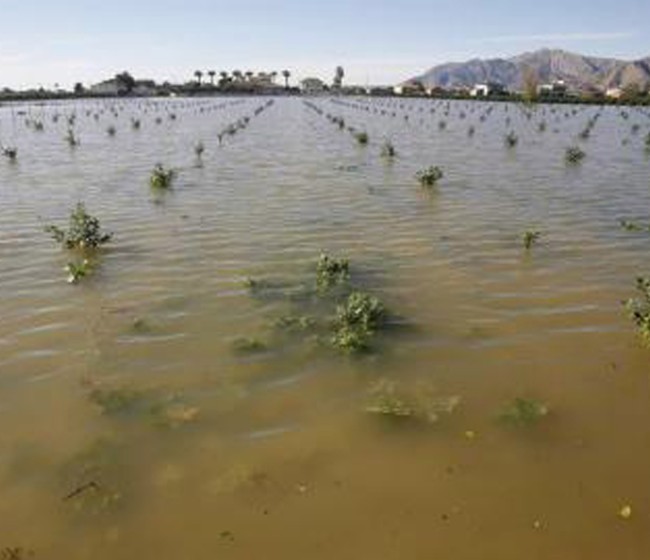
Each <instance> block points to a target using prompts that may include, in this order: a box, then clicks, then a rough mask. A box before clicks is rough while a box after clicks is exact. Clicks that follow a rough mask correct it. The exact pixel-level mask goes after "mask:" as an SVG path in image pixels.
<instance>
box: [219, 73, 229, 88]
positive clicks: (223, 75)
mask: <svg viewBox="0 0 650 560" xmlns="http://www.w3.org/2000/svg"><path fill="white" fill-rule="evenodd" d="M219 76H220V77H221V79H220V80H219V85H220V86H224V85H226V84H227V83H228V72H226V71H224V70H222V71H221V72H219Z"/></svg>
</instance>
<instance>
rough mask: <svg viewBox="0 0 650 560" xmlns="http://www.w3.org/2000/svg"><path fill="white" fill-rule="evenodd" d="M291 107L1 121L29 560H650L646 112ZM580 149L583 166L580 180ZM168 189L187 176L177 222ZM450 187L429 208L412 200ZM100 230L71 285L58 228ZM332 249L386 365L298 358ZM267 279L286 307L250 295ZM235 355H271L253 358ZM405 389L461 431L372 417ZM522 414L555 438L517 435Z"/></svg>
mask: <svg viewBox="0 0 650 560" xmlns="http://www.w3.org/2000/svg"><path fill="white" fill-rule="evenodd" d="M266 101H267V100H266V99H262V98H246V99H240V100H238V99H234V98H228V99H214V100H213V99H208V100H196V99H194V100H191V99H190V100H186V99H178V100H169V101H147V100H135V101H120V102H115V101H93V102H76V103H51V104H44V105H36V104H28V105H24V104H15V105H5V106H3V107H0V141H2V143H3V145H15V146H17V148H18V158H17V161H16V162H13V163H12V162H10V161H9V160H8V159H7V158H2V159H0V265H1V267H0V420H1V422H2V430H1V431H0V549H2V550H3V551H4V552H3V554H9V553H12V551H13V552H16V549H17V548H18V549H20V553H21V554H22V555H23V556H24V557H28V556H29V555H33V557H34V558H48V559H57V558H66V559H82V558H84V559H85V558H93V559H101V558H111V559H114V558H125V559H129V558H133V559H136V558H137V559H141V558H158V559H166V558H169V559H177V558H192V559H204V558H205V559H208V558H233V559H237V558H241V559H244V558H246V559H250V558H278V559H279V558H282V559H289V558H296V559H297V558H323V559H326V558H327V559H330V558H341V559H347V558H349V559H353V558H354V559H358V558H378V559H403V558H454V559H477V560H478V559H493V558H494V559H496V558H498V559H501V560H507V559H519V558H523V557H525V558H531V559H533V558H539V559H548V558H567V559H568V558H590V559H598V558H603V559H605V558H607V559H609V558H620V559H630V560H632V559H638V558H645V557H647V556H648V555H649V554H650V531H649V530H648V528H649V526H650V484H649V483H648V472H650V378H649V377H648V360H649V359H650V350H646V349H644V348H642V347H641V345H640V344H639V340H638V339H637V338H636V336H635V331H634V326H633V324H632V323H631V322H630V320H629V319H628V318H627V317H626V315H625V313H624V311H623V309H622V305H621V301H623V300H625V299H626V298H628V297H631V296H634V295H635V290H634V282H635V278H636V276H639V275H643V274H650V264H649V263H648V259H647V255H648V250H649V248H650V234H647V233H644V232H629V231H624V230H623V229H622V228H621V227H620V226H619V220H621V219H628V220H635V221H636V222H638V223H642V224H648V223H650V158H649V156H648V153H647V152H646V151H645V150H644V137H645V135H646V134H648V132H649V131H650V117H649V116H648V115H649V114H650V113H648V111H647V110H645V112H644V111H643V110H635V109H628V110H627V112H628V113H629V115H628V117H627V118H625V115H623V114H622V112H621V109H618V108H605V109H601V108H598V107H572V106H566V107H565V106H557V107H555V108H553V107H550V106H548V107H544V106H540V107H538V108H537V109H530V111H532V114H531V116H530V118H529V117H528V116H527V114H526V113H527V111H529V109H525V108H524V109H522V108H521V107H517V106H515V105H505V104H495V105H490V104H487V103H467V102H453V103H450V104H447V103H446V102H440V101H438V102H436V101H422V100H388V99H373V100H364V99H358V100H356V99H347V100H344V101H343V102H340V101H332V100H330V99H327V98H317V99H313V100H312V102H313V103H314V104H315V105H316V107H318V108H319V109H320V110H322V112H323V114H322V115H319V114H318V113H317V112H315V111H314V110H313V109H310V108H309V107H307V106H306V105H305V104H304V103H303V101H302V100H300V99H278V100H276V101H275V103H274V104H273V105H272V106H269V107H268V108H267V109H266V110H264V111H263V112H261V113H260V114H259V115H258V116H255V114H254V111H255V109H256V108H258V107H261V106H263V105H264V104H265V103H266ZM489 107H492V108H491V109H488V108H489ZM432 109H433V110H434V112H432ZM382 112H383V113H382ZM446 112H448V114H447V115H445V113H446ZM73 113H75V114H76V121H75V124H74V129H75V131H76V134H77V135H78V137H79V139H80V145H79V146H78V147H76V148H70V147H69V146H68V145H67V144H66V142H65V141H64V139H63V138H64V136H65V133H66V130H67V128H68V123H67V118H68V117H69V116H70V115H71V114H73ZM393 113H394V114H395V116H393ZM597 113H600V118H599V119H598V121H597V123H596V125H595V126H594V128H593V131H592V133H591V136H590V138H589V139H588V140H580V139H578V138H577V135H578V133H579V132H580V131H581V130H582V129H583V128H584V126H585V125H586V123H587V122H588V120H589V119H590V118H591V117H593V115H595V114H597ZM171 114H173V115H175V116H176V118H175V119H173V118H172V117H170V115H171ZM327 114H330V115H333V116H341V117H343V118H344V119H345V122H346V126H353V127H355V128H356V129H358V130H366V131H367V132H368V134H369V138H370V142H369V144H368V145H367V146H361V145H359V144H357V143H356V141H355V140H354V138H353V137H352V136H351V134H350V133H349V132H348V131H347V130H342V131H341V130H339V128H338V126H336V125H334V124H332V123H331V122H329V120H328V119H327V118H326V115H327ZM486 114H487V117H486V118H484V119H481V115H486ZM57 115H58V118H57V117H56V116H57ZM95 115H97V117H95ZM405 116H407V117H408V119H406V118H405ZM132 117H133V118H139V119H140V120H141V123H142V125H141V128H140V130H133V129H132V127H131V124H130V119H131V118H132ZM242 117H251V119H250V123H249V124H248V126H247V127H246V128H245V129H243V130H240V131H238V132H237V134H235V135H233V136H226V137H225V138H223V140H222V143H221V144H220V143H219V140H218V137H217V135H218V133H219V132H220V131H222V130H223V129H224V128H225V127H226V126H227V125H228V124H230V123H233V122H236V121H237V120H238V119H240V118H242ZM157 118H160V123H159V124H157V123H156V119H157ZM508 118H509V119H510V122H509V123H508V121H507V119H508ZM55 119H56V122H55ZM440 120H445V121H446V123H447V127H446V129H444V130H441V129H440V128H439V124H438V123H439V121H440ZM542 120H544V121H545V122H546V123H547V128H546V130H545V131H544V132H540V131H539V130H538V124H539V122H541V121H542ZM34 121H42V122H43V125H44V126H43V128H44V130H42V131H38V130H35V128H34V125H33V122H34ZM635 123H638V124H639V131H638V132H636V133H635V132H633V131H632V125H633V124H635ZM110 125H113V126H115V128H116V134H115V135H114V136H110V135H109V134H107V128H108V127H109V126H110ZM471 125H473V126H475V128H476V132H475V134H474V135H473V136H471V137H470V136H468V133H467V130H468V128H469V126H471ZM508 130H514V131H516V133H517V135H518V138H519V141H518V143H517V145H516V146H515V147H514V148H513V149H508V148H506V147H505V145H504V135H505V134H506V132H507V131H508ZM385 139H390V140H391V141H392V142H393V144H394V146H395V148H396V150H397V157H395V158H394V160H392V161H389V160H387V159H386V158H382V157H381V156H380V149H381V145H382V143H383V141H384V140H385ZM199 140H200V141H202V142H203V143H204V145H205V153H204V154H203V157H202V163H200V162H198V161H197V159H196V157H195V154H194V151H193V146H194V145H195V143H196V142H198V141H199ZM573 144H577V145H580V146H581V147H582V148H583V149H584V150H585V152H586V154H587V156H586V158H585V159H584V161H583V162H582V163H581V164H580V165H577V166H567V165H566V164H565V162H564V151H565V149H566V147H567V146H569V145H573ZM157 162H162V163H163V164H165V165H166V166H170V167H173V168H175V169H176V170H177V171H178V173H177V176H176V179H175V182H174V186H173V189H172V190H170V191H169V192H166V193H164V194H162V195H161V194H158V195H156V194H155V193H152V191H151V190H150V188H149V186H148V177H149V173H150V171H151V169H152V168H153V166H154V164H156V163H157ZM429 165H439V166H441V168H442V169H443V171H444V177H443V179H442V180H441V181H440V182H439V185H438V187H437V189H434V190H433V191H432V192H429V191H427V190H425V189H422V188H421V187H420V186H419V185H418V184H417V181H416V180H415V179H414V174H415V173H416V172H417V171H418V170H420V169H422V168H423V167H427V166H429ZM77 201H84V202H85V204H86V206H87V209H88V211H89V212H90V213H91V214H94V215H96V216H97V217H99V219H100V220H101V224H102V226H103V227H104V228H105V229H107V230H109V231H112V232H114V238H113V240H112V241H111V243H110V244H108V245H107V246H106V248H105V250H104V251H103V252H102V254H101V255H100V259H99V264H98V266H97V267H96V269H95V270H94V272H93V274H92V275H91V276H90V277H88V278H85V279H83V281H81V282H80V283H79V284H78V285H74V286H73V285H70V284H68V283H66V273H65V272H64V271H63V270H62V269H63V267H64V266H65V264H66V263H67V262H68V260H69V255H68V254H66V252H65V251H63V250H62V249H60V248H59V247H58V246H57V245H56V244H55V243H54V242H53V241H52V240H51V239H50V238H49V237H48V235H47V234H45V233H44V232H43V227H44V226H45V225H47V224H52V223H54V224H58V225H64V224H65V223H66V221H67V217H68V214H69V212H70V210H71V208H72V207H73V206H74V205H75V204H76V202H77ZM526 230H539V231H540V232H541V237H540V239H539V241H538V243H537V244H535V246H534V247H533V248H532V249H531V250H530V251H525V250H524V248H523V245H522V235H523V232H524V231H526ZM321 251H328V252H329V253H331V254H332V255H336V256H341V257H345V258H348V259H349V260H350V263H351V264H350V267H351V281H352V282H353V283H354V284H355V285H356V286H358V287H360V288H361V289H363V290H365V291H368V292H371V293H372V294H375V295H376V296H378V297H380V298H381V299H382V301H383V302H384V303H385V304H386V306H387V307H388V308H389V309H390V310H391V314H392V315H391V316H392V318H393V319H392V324H391V328H390V329H389V330H388V331H386V332H385V333H383V334H382V335H381V336H379V337H378V339H377V340H376V344H375V349H374V351H373V352H371V353H368V354H365V355H362V356H359V357H350V356H345V355H341V354H340V353H337V352H336V351H334V350H332V349H331V348H328V346H327V344H322V343H318V342H316V341H315V340H314V339H313V338H309V337H307V338H305V339H301V338H299V337H298V338H290V337H283V336H280V335H279V334H278V333H277V332H275V331H274V329H273V328H272V324H273V321H274V320H275V319H277V318H278V317H281V316H283V315H286V314H288V313H297V314H302V313H314V312H320V311H321V310H322V312H323V313H326V311H325V310H324V307H323V306H316V307H314V306H310V305H309V304H306V303H305V302H304V301H303V299H302V298H301V297H298V296H300V294H301V293H303V292H304V290H305V289H309V288H312V287H313V284H314V267H315V262H316V260H317V258H318V255H319V253H320V252H321ZM246 278H255V279H264V280H268V281H270V282H273V283H274V285H275V286H277V289H276V290H272V291H271V292H269V293H267V292H264V293H262V294H258V295H261V296H262V297H253V295H252V294H251V293H250V291H249V289H248V288H247V287H246V285H245V280H246ZM305 287H306V288H305ZM239 337H248V338H255V339H258V340H261V341H264V342H265V343H266V344H267V348H266V349H265V350H264V351H262V352H257V353H250V354H247V353H243V354H242V353H237V352H235V351H234V350H233V344H234V343H235V341H236V340H237V339H238V338H239ZM381 379H387V380H392V381H393V382H395V383H397V384H399V386H400V387H402V388H406V390H408V391H412V392H417V391H419V390H420V389H418V388H419V387H426V389H427V391H434V392H435V395H438V396H440V397H441V398H443V397H447V396H458V397H460V404H459V405H458V407H457V408H456V409H455V410H454V411H453V413H452V414H450V415H444V414H443V415H441V416H440V418H439V421H438V422H436V423H433V424H427V423H425V422H417V421H408V420H402V421H394V419H390V418H382V417H377V415H373V414H370V413H368V412H367V411H366V410H365V408H366V407H367V406H368V403H369V396H368V395H369V393H368V392H369V389H370V388H371V387H372V386H373V385H375V384H376V382H377V381H378V380H381ZM115 389H119V390H120V391H121V393H120V398H122V399H123V400H122V401H120V402H117V403H113V404H114V405H115V406H116V408H118V409H119V410H105V409H104V410H103V409H102V408H101V406H98V402H97V401H98V399H97V398H96V396H97V394H98V391H110V390H115ZM102 394H104V395H107V394H109V393H107V392H105V393H102ZM93 395H94V396H95V398H93ZM113 396H115V394H113ZM517 397H523V398H528V399H536V400H537V401H539V402H541V403H544V404H546V405H547V406H548V409H549V413H548V415H546V416H544V417H543V418H541V419H540V420H539V422H537V423H536V424H535V425H534V426H528V427H525V428H518V427H513V426H509V425H505V424H504V423H503V422H500V421H499V419H498V417H499V414H500V411H502V410H503V408H504V406H506V405H507V404H508V403H510V402H512V400H513V399H515V398H517ZM122 405H123V406H122ZM121 406H122V408H120V407H121ZM626 506H628V507H630V508H631V510H630V511H631V515H630V516H629V517H628V518H624V517H622V516H621V515H620V512H621V510H622V508H624V507H626ZM29 557H31V556H29Z"/></svg>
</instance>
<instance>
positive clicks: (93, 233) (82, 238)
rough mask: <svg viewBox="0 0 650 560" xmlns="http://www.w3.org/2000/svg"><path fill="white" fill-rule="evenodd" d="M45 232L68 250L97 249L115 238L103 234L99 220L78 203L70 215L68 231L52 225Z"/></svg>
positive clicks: (81, 203) (109, 234) (111, 235)
mask: <svg viewBox="0 0 650 560" xmlns="http://www.w3.org/2000/svg"><path fill="white" fill-rule="evenodd" d="M45 231H46V232H47V233H50V234H51V235H52V237H53V238H54V239H55V240H56V241H57V242H59V243H61V244H62V245H63V246H64V247H65V248H66V249H81V250H85V249H97V248H98V247H100V246H101V245H104V244H105V243H108V242H109V241H110V240H111V238H112V237H113V234H112V233H106V232H102V230H101V226H100V224H99V219H97V218H96V217H95V216H91V215H90V214H88V212H86V207H85V206H84V204H83V202H79V203H77V206H76V207H75V209H74V211H73V212H72V213H71V214H70V222H69V225H68V229H67V230H64V229H61V228H59V227H57V226H54V225H50V226H47V227H46V228H45Z"/></svg>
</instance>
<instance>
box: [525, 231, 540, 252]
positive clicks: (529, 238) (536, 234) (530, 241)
mask: <svg viewBox="0 0 650 560" xmlns="http://www.w3.org/2000/svg"><path fill="white" fill-rule="evenodd" d="M541 236H542V232H540V231H535V230H527V231H525V232H524V235H523V242H524V248H525V249H531V248H532V246H533V245H535V244H536V243H537V242H538V241H539V238H540V237H541Z"/></svg>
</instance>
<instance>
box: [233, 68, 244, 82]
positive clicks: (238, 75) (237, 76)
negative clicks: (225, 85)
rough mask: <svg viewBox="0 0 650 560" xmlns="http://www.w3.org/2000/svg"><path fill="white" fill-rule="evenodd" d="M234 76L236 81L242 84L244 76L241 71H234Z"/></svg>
mask: <svg viewBox="0 0 650 560" xmlns="http://www.w3.org/2000/svg"><path fill="white" fill-rule="evenodd" d="M232 75H233V76H234V78H235V80H236V81H238V82H241V80H242V78H243V75H242V73H241V70H233V71H232Z"/></svg>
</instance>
